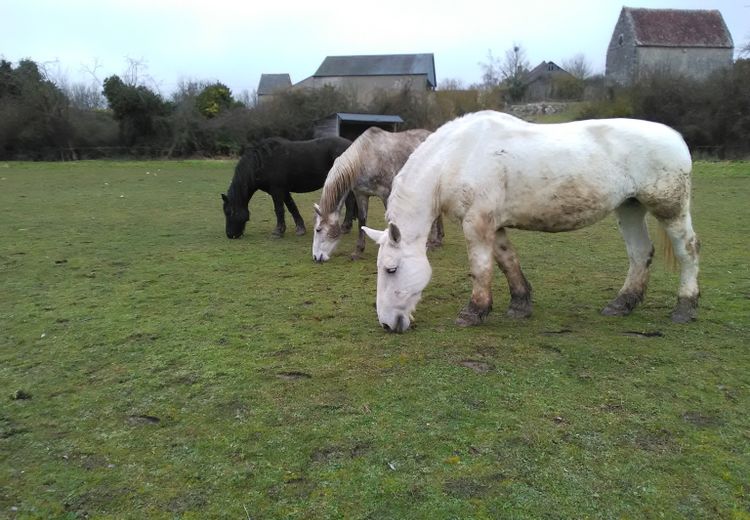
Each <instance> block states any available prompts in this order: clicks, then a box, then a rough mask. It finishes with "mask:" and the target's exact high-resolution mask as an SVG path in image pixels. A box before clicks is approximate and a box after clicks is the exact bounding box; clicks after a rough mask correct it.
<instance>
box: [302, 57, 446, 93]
mask: <svg viewBox="0 0 750 520" xmlns="http://www.w3.org/2000/svg"><path fill="white" fill-rule="evenodd" d="M324 85H331V86H333V87H335V88H337V89H339V90H341V91H342V92H345V93H347V94H351V95H352V96H353V98H354V99H356V100H357V102H359V103H360V104H362V105H367V104H369V103H370V102H372V100H373V99H374V97H375V96H376V95H378V94H379V93H381V92H398V91H401V90H403V89H404V88H408V89H409V90H411V91H412V92H427V91H431V90H434V89H435V87H436V86H437V80H436V78H435V57H434V55H433V54H385V55H368V56H328V57H326V58H325V59H324V60H323V63H321V65H320V67H318V70H317V71H315V74H313V75H312V76H310V77H309V78H307V79H305V80H302V81H300V82H299V83H297V84H296V85H294V88H321V87H323V86H324Z"/></svg>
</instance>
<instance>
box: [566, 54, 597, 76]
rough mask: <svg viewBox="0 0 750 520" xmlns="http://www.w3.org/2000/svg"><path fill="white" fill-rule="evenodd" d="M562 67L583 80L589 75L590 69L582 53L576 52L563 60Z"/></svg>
mask: <svg viewBox="0 0 750 520" xmlns="http://www.w3.org/2000/svg"><path fill="white" fill-rule="evenodd" d="M563 68H564V69H565V70H567V71H568V72H569V73H570V74H571V75H572V76H573V77H574V78H576V79H580V80H585V79H588V78H590V77H591V74H592V69H591V65H590V64H589V62H588V60H586V56H584V55H583V53H579V54H576V55H575V56H573V57H572V58H570V59H569V60H565V61H564V62H563Z"/></svg>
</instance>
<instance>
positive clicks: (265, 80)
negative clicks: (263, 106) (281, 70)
mask: <svg viewBox="0 0 750 520" xmlns="http://www.w3.org/2000/svg"><path fill="white" fill-rule="evenodd" d="M290 86H292V79H291V78H290V77H289V74H261V75H260V82H259V83H258V95H261V96H262V95H264V94H273V93H274V92H275V91H277V90H280V89H285V88H287V87H290Z"/></svg>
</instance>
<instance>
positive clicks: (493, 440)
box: [0, 161, 750, 520]
mask: <svg viewBox="0 0 750 520" xmlns="http://www.w3.org/2000/svg"><path fill="white" fill-rule="evenodd" d="M233 167H234V163H233V162H231V161H185V162H159V161H154V162H78V163H56V164H53V163H1V162H0V518H11V519H15V518H19V519H30V518H39V519H48V518H67V519H73V518H149V519H151V518H195V519H204V518H234V519H248V518H251V519H254V520H255V519H265V518H304V519H317V518H352V519H358V518H359V519H365V518H372V519H419V518H425V519H430V520H437V519H454V518H455V519H466V518H492V519H496V518H514V519H515V518H529V519H537V518H630V519H641V518H695V519H704V518H727V519H745V520H747V519H749V518H750V413H749V412H750V268H749V267H748V264H749V263H750V238H749V237H750V204H748V201H750V163H742V162H736V163H703V162H701V163H697V164H696V166H695V174H694V187H693V189H694V193H693V206H694V210H693V220H694V225H695V228H696V231H697V232H698V234H699V236H700V238H701V241H702V252H701V253H702V258H701V260H702V264H701V277H700V281H701V291H702V298H701V302H700V315H699V320H698V321H697V322H695V323H692V324H688V325H675V324H672V323H671V322H670V321H669V312H670V310H671V307H672V305H673V304H674V302H675V300H676V288H677V275H676V274H675V273H673V272H669V271H667V270H665V269H664V267H663V266H662V264H661V262H660V258H658V257H657V258H656V260H655V262H654V266H653V269H652V278H651V285H650V286H649V291H648V294H647V297H646V301H645V302H644V304H643V305H642V306H641V307H639V308H638V309H637V310H636V312H635V313H634V314H633V315H631V316H629V317H626V318H607V317H603V316H600V315H599V314H598V312H599V310H600V309H601V308H602V307H603V306H604V305H605V304H606V303H607V301H608V300H609V299H610V298H611V297H613V296H614V294H615V293H616V291H617V289H618V288H619V287H620V286H621V284H622V282H623V280H624V277H625V273H626V271H627V257H626V254H625V249H624V245H623V243H622V241H621V239H620V236H619V233H618V231H617V227H616V223H615V221H614V219H613V218H612V217H610V218H607V219H606V220H604V221H603V222H601V223H599V224H597V225H595V226H592V227H590V228H587V229H584V230H581V231H577V232H573V233H564V234H555V235H548V234H539V233H525V232H511V238H512V239H513V241H514V243H515V245H516V248H517V249H518V251H519V254H520V256H521V262H522V265H523V267H524V270H525V272H526V275H527V277H528V279H529V280H530V282H531V283H532V285H533V286H534V290H535V292H534V304H535V308H534V315H533V316H532V317H531V318H530V319H527V320H522V321H513V320H511V319H508V318H506V317H505V316H504V307H505V306H506V305H507V302H508V296H507V287H506V286H505V282H504V279H502V278H501V275H500V273H499V271H498V272H497V275H496V280H495V282H496V283H495V310H494V311H493V313H492V314H491V315H490V317H489V318H488V320H487V322H486V323H485V324H483V325H482V326H480V327H476V328H471V329H460V328H457V327H455V326H454V325H453V320H454V318H455V316H456V314H457V312H458V310H459V309H460V307H461V306H462V305H463V304H464V303H465V302H466V301H467V300H468V297H469V292H470V280H469V278H468V276H467V272H468V266H467V262H466V254H465V246H464V243H463V237H462V236H461V232H460V229H459V227H458V225H457V224H456V223H449V224H447V227H446V244H445V246H444V247H443V248H442V249H440V250H437V251H435V252H433V253H431V254H430V259H431V262H432V266H433V279H432V282H431V283H430V285H429V286H428V288H427V290H426V291H425V293H424V298H423V300H422V302H421V304H420V305H419V307H418V308H417V311H416V313H415V317H416V329H414V330H410V331H408V332H407V333H405V334H402V335H390V334H386V333H385V332H384V331H383V330H382V329H381V328H380V327H379V325H378V322H377V318H376V315H375V309H374V301H375V279H376V272H375V254H376V250H375V248H374V247H373V245H372V244H371V243H368V245H367V249H366V251H365V258H364V259H363V260H361V261H357V262H352V261H351V260H349V253H350V252H351V250H352V249H353V247H354V239H355V237H354V235H353V234H352V235H350V236H347V237H346V239H345V240H344V242H343V243H342V244H341V246H340V248H339V250H338V251H337V253H336V256H334V258H333V259H332V261H331V262H329V263H327V264H324V265H316V264H314V263H313V262H312V258H311V252H310V248H311V242H312V236H311V234H310V232H311V231H312V223H311V215H312V203H313V201H315V200H316V199H317V197H318V195H319V194H318V193H313V194H306V195H298V196H296V200H297V203H298V205H299V206H300V208H303V210H304V213H303V214H304V216H305V218H306V219H307V222H308V228H309V232H308V235H306V236H303V237H297V236H294V234H293V232H287V236H286V237H285V238H283V239H272V238H271V237H270V233H271V231H272V229H273V227H274V218H273V212H272V207H271V200H270V197H268V196H267V195H265V194H259V195H258V196H257V197H256V198H255V199H254V200H253V201H252V203H251V220H250V223H249V225H248V229H247V232H246V235H245V236H244V237H243V238H242V239H240V240H236V241H230V240H227V239H226V238H225V236H224V222H223V214H222V213H221V200H220V198H219V193H220V192H221V191H223V190H225V189H226V188H227V186H228V184H229V181H230V178H231V175H232V170H233ZM371 207H372V208H373V214H374V217H373V218H372V220H371V224H372V225H377V226H380V225H382V207H381V206H380V204H379V203H376V202H373V204H372V205H371ZM288 227H289V229H290V230H293V229H294V227H293V225H291V221H288Z"/></svg>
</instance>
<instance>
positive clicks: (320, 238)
mask: <svg viewBox="0 0 750 520" xmlns="http://www.w3.org/2000/svg"><path fill="white" fill-rule="evenodd" d="M314 206H315V233H313V245H312V256H313V260H315V261H316V262H326V261H328V260H329V259H330V258H331V255H332V254H333V250H334V249H336V246H337V245H338V243H339V240H341V222H340V221H339V215H338V213H337V212H331V213H329V214H328V215H323V213H322V212H321V211H320V206H318V205H317V204H315V205H314Z"/></svg>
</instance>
